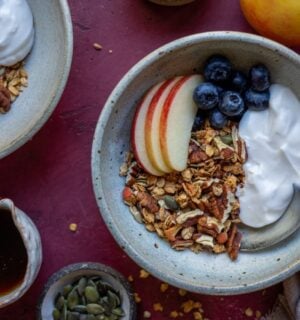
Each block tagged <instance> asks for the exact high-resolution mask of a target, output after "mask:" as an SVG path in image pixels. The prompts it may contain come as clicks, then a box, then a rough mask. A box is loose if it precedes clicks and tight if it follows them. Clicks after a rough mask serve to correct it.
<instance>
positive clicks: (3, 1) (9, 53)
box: [0, 0, 34, 66]
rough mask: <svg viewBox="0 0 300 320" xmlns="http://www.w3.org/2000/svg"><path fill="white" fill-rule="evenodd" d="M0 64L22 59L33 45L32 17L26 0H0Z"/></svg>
mask: <svg viewBox="0 0 300 320" xmlns="http://www.w3.org/2000/svg"><path fill="white" fill-rule="evenodd" d="M0 30H1V31H0V66H1V65H2V66H11V65H13V64H15V63H17V62H19V61H21V60H23V59H24V58H25V57H26V56H27V54H28V53H29V51H30V50H31V47H32V45H33V40H34V28H33V17H32V13H31V10H30V7H29V5H28V3H27V2H26V0H0Z"/></svg>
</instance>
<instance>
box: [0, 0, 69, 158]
mask: <svg viewBox="0 0 300 320" xmlns="http://www.w3.org/2000/svg"><path fill="white" fill-rule="evenodd" d="M58 4H59V6H60V8H61V12H62V19H63V20H62V22H63V27H64V33H65V41H64V44H65V47H64V48H65V55H64V57H65V63H64V67H63V70H62V76H61V78H60V80H59V83H58V85H57V91H56V93H55V95H53V97H51V102H50V104H49V106H48V108H47V110H45V112H44V113H43V115H42V116H41V117H40V118H39V119H38V120H37V121H36V122H34V123H33V124H32V125H31V127H30V128H28V130H27V131H26V132H25V133H24V134H23V135H22V136H21V137H18V138H16V139H15V140H13V141H11V143H10V144H9V145H8V146H7V147H6V148H5V149H3V150H1V151H0V159H2V158H4V157H6V156H8V155H9V154H11V153H13V152H14V151H16V150H17V149H19V148H20V147H22V146H23V145H24V144H25V143H26V142H27V141H28V140H30V139H31V138H32V137H33V136H34V135H35V134H36V133H37V132H38V131H39V130H40V129H41V128H42V126H43V125H44V124H45V123H46V121H47V120H48V119H49V117H50V116H51V114H52V112H53V111H54V109H55V108H56V106H57V104H58V102H59V100H60V98H61V96H62V94H63V91H64V89H65V86H66V83H67V80H68V77H69V73H70V70H71V64H72V57H73V26H72V19H71V13H70V8H69V5H68V1H67V0H58Z"/></svg>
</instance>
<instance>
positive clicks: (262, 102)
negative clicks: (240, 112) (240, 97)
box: [244, 89, 270, 111]
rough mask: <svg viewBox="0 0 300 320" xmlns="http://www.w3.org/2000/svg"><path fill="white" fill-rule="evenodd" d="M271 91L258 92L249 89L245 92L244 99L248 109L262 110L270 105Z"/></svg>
mask: <svg viewBox="0 0 300 320" xmlns="http://www.w3.org/2000/svg"><path fill="white" fill-rule="evenodd" d="M269 100H270V91H269V90H266V91H263V92H258V91H255V90H253V89H248V90H247V91H246V92H245V96H244V101H245V104H246V106H247V108H248V109H250V110H254V111H262V110H265V109H267V108H268V107H269Z"/></svg>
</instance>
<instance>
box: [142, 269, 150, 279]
mask: <svg viewBox="0 0 300 320" xmlns="http://www.w3.org/2000/svg"><path fill="white" fill-rule="evenodd" d="M149 276H150V273H149V272H147V271H146V270H144V269H141V270H140V278H142V279H146V278H148V277H149Z"/></svg>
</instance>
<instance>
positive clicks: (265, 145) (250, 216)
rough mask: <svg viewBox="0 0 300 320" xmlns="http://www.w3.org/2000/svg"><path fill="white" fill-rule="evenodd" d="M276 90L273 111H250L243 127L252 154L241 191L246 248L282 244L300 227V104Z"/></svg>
mask: <svg viewBox="0 0 300 320" xmlns="http://www.w3.org/2000/svg"><path fill="white" fill-rule="evenodd" d="M270 92H271V97H270V106H269V108H268V109H267V110H264V111H261V112H256V111H250V110H249V111H247V112H246V113H245V115H244V116H243V118H242V120H241V122H240V125H239V134H240V136H241V137H242V138H243V139H244V141H245V143H246V146H247V153H248V159H247V161H246V163H245V164H244V170H245V175H246V181H245V185H244V187H243V188H240V189H239V190H238V197H239V201H240V210H241V211H240V218H241V221H242V222H243V223H244V224H245V225H246V226H248V227H250V228H248V229H247V228H246V230H247V233H246V237H245V238H246V239H245V240H244V246H243V245H242V246H243V247H244V248H245V247H246V248H247V247H249V246H250V243H251V242H252V244H251V246H252V245H253V244H254V243H255V244H256V246H257V247H259V248H261V246H262V247H265V246H267V244H268V246H269V245H270V244H271V245H272V244H275V243H278V242H279V241H281V240H283V239H285V238H286V237H288V236H289V235H290V234H292V233H293V232H294V231H295V230H296V229H297V228H298V227H299V224H300V215H299V212H300V197H299V192H298V189H299V186H300V149H299V137H300V102H299V100H298V98H297V97H296V96H295V94H294V93H293V92H292V91H291V90H290V89H289V88H288V87H285V86H283V85H279V84H274V85H272V86H271V89H270ZM254 228H258V229H254ZM251 229H252V230H251ZM249 237H250V238H249ZM250 240H251V241H250ZM245 243H246V244H245ZM252 249H253V247H252Z"/></svg>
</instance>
